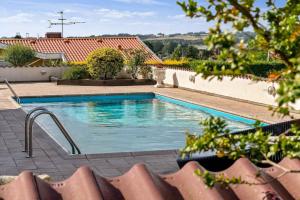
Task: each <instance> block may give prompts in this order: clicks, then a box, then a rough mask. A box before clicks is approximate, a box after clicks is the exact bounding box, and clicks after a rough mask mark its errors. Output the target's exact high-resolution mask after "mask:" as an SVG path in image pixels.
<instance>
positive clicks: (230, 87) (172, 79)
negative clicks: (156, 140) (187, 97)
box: [164, 67, 300, 110]
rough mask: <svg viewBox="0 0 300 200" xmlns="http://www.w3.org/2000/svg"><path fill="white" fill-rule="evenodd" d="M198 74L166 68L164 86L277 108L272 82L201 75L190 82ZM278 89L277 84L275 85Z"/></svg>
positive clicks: (296, 107) (299, 106)
mask: <svg viewBox="0 0 300 200" xmlns="http://www.w3.org/2000/svg"><path fill="white" fill-rule="evenodd" d="M195 74H196V73H195V72H193V71H189V70H185V69H182V68H169V67H168V68H166V78H165V80H164V84H167V85H172V86H178V87H182V88H187V89H192V90H197V91H201V92H207V93H211V94H216V95H222V96H226V97H230V98H235V99H241V100H246V101H252V102H255V103H260V104H265V105H272V106H276V105H277V103H276V102H275V98H276V97H273V96H272V95H270V94H268V87H269V86H272V83H271V82H267V81H253V80H251V79H247V78H234V79H232V78H231V77H226V76H225V77H223V80H217V78H214V79H212V80H209V79H207V80H205V79H203V78H201V75H198V76H196V77H195V79H194V80H190V77H191V76H194V75H195ZM275 87H277V84H275ZM293 107H294V109H296V110H300V103H299V102H298V103H297V104H295V105H293Z"/></svg>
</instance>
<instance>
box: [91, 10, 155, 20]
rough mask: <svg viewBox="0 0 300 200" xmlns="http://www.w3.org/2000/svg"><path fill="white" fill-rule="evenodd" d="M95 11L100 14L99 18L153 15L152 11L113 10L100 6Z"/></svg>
mask: <svg viewBox="0 0 300 200" xmlns="http://www.w3.org/2000/svg"><path fill="white" fill-rule="evenodd" d="M95 12H96V13H97V14H98V15H100V16H101V18H109V19H122V18H132V17H150V16H154V15H155V13H154V12H131V11H122V10H113V9H107V8H101V9H97V10H95Z"/></svg>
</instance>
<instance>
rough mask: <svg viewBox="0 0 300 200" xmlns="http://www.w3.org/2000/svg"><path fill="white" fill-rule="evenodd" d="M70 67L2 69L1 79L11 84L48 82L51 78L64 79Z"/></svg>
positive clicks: (0, 71) (0, 72)
mask: <svg viewBox="0 0 300 200" xmlns="http://www.w3.org/2000/svg"><path fill="white" fill-rule="evenodd" d="M68 68H69V67H65V66H63V67H44V66H42V67H0V79H4V78H6V79H7V80H8V81H11V82H23V81H48V80H49V77H50V76H56V77H58V78H61V77H62V74H63V72H64V71H65V70H66V69H68Z"/></svg>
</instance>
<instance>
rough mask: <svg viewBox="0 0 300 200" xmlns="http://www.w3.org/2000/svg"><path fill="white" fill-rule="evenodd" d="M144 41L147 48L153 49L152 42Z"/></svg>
mask: <svg viewBox="0 0 300 200" xmlns="http://www.w3.org/2000/svg"><path fill="white" fill-rule="evenodd" d="M144 43H145V45H147V47H148V48H149V49H151V50H152V51H154V47H153V45H152V43H151V42H150V41H144Z"/></svg>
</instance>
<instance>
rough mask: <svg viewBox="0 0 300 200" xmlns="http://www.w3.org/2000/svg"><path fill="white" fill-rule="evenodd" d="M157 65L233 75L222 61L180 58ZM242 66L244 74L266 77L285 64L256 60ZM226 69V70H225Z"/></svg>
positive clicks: (228, 66) (281, 68)
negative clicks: (244, 70)
mask: <svg viewBox="0 0 300 200" xmlns="http://www.w3.org/2000/svg"><path fill="white" fill-rule="evenodd" d="M157 65H161V66H165V67H182V68H187V69H191V70H194V71H197V72H204V73H205V74H206V75H233V74H231V73H232V72H231V70H230V64H229V63H228V62H222V61H212V60H191V61H188V60H180V61H174V62H172V61H170V60H166V61H164V62H163V63H158V64H157ZM201 66H202V67H201ZM244 68H245V69H246V74H251V75H254V76H257V77H268V75H269V74H270V73H271V72H279V71H281V70H283V69H285V68H286V66H285V64H283V63H281V62H274V61H272V62H268V61H258V62H252V63H251V64H247V65H245V66H244ZM222 69H223V70H222ZM226 69H228V70H227V71H226Z"/></svg>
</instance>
